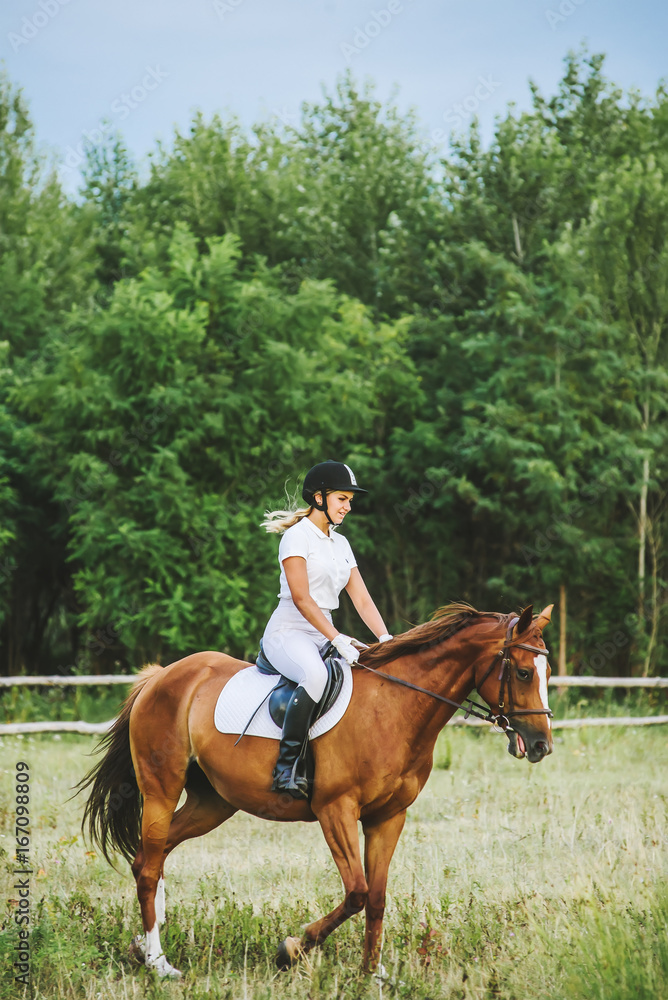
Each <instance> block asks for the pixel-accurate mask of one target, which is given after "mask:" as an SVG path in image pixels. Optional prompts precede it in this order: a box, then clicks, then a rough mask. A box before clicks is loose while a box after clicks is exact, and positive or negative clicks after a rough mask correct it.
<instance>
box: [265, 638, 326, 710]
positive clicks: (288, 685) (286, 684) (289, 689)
mask: <svg viewBox="0 0 668 1000" xmlns="http://www.w3.org/2000/svg"><path fill="white" fill-rule="evenodd" d="M320 655H321V657H322V659H323V662H324V664H325V666H326V667H327V683H326V684H325V690H324V692H323V695H322V698H321V699H320V701H319V702H318V704H317V705H316V707H315V711H314V712H313V717H312V719H311V723H310V725H313V723H314V722H317V721H318V719H319V718H320V717H321V716H322V715H324V714H325V712H328V711H329V710H330V708H331V707H332V705H333V704H334V702H335V701H336V699H337V698H338V696H339V694H340V691H341V686H342V685H343V668H342V667H341V661H340V659H339V654H338V652H337V650H336V647H335V646H334V645H333V644H332V643H331V642H326V643H325V644H324V646H321V647H320ZM256 666H257V669H258V670H259V671H260V673H261V674H275V675H276V676H277V677H280V678H281V680H280V681H279V682H278V684H277V685H276V687H275V688H274V690H273V691H272V692H271V694H270V696H269V714H270V715H271V717H272V719H273V720H274V722H275V723H276V725H277V726H278V727H279V729H282V728H283V720H284V719H285V710H286V708H287V707H288V702H289V701H290V698H291V697H292V695H293V692H294V690H295V688H296V687H297V683H296V681H291V680H289V679H288V678H287V677H283V675H282V674H281V672H280V670H277V669H276V667H275V666H273V664H272V663H270V662H269V660H268V659H267V656H266V654H265V651H264V649H263V648H262V642H260V652H259V653H258V655H257V661H256Z"/></svg>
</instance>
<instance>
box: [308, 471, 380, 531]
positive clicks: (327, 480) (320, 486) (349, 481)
mask: <svg viewBox="0 0 668 1000" xmlns="http://www.w3.org/2000/svg"><path fill="white" fill-rule="evenodd" d="M332 490H342V491H344V492H345V493H368V492H369V491H368V490H363V489H362V488H361V487H360V486H358V485H357V480H356V479H355V475H354V473H353V470H352V469H351V468H350V466H349V465H344V463H343V462H333V461H332V459H331V458H330V459H329V460H328V461H327V462H320V463H319V464H318V465H314V466H313V468H312V469H309V471H308V472H307V473H306V476H305V477H304V486H303V488H302V497H303V498H304V500H305V501H306V503H307V504H309V506H311V507H315V508H316V510H322V511H324V514H325V517H326V518H327V520H328V521H329V523H330V524H334V522H333V521H332V519H331V517H330V516H329V511H328V510H327V493H328V492H331V491H332ZM316 493H321V494H322V503H318V502H317V501H316V499H315V494H316Z"/></svg>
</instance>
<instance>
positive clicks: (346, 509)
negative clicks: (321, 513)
mask: <svg viewBox="0 0 668 1000" xmlns="http://www.w3.org/2000/svg"><path fill="white" fill-rule="evenodd" d="M354 495H355V494H354V493H346V492H345V491H344V490H334V491H333V492H332V493H328V494H327V510H328V511H329V516H330V517H331V519H332V521H333V522H334V524H341V522H342V521H343V519H344V517H345V516H346V514H349V513H350V503H351V501H352V499H353V497H354ZM316 498H317V499H318V500H319V501H321V495H320V493H316Z"/></svg>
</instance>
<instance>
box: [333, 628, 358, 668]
mask: <svg viewBox="0 0 668 1000" xmlns="http://www.w3.org/2000/svg"><path fill="white" fill-rule="evenodd" d="M332 645H333V646H334V647H335V649H336V651H337V653H340V655H341V656H342V657H343V659H344V660H345V661H346V663H349V664H350V666H352V665H353V663H356V662H357V658H358V656H359V653H358V652H357V650H356V649H355V647H354V646H353V644H352V642H351V641H350V636H349V635H343V633H342V632H339V634H338V635H335V636H334V638H333V639H332Z"/></svg>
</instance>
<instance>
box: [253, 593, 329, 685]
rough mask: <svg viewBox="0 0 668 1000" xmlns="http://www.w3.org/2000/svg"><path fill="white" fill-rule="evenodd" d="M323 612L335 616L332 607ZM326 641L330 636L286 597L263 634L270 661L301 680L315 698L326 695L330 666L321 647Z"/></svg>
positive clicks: (296, 679) (297, 680) (290, 676)
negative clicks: (325, 662) (331, 611)
mask: <svg viewBox="0 0 668 1000" xmlns="http://www.w3.org/2000/svg"><path fill="white" fill-rule="evenodd" d="M321 610H322V609H321ZM323 614H324V615H325V617H326V618H328V619H329V621H331V620H332V616H331V613H330V612H329V611H324V610H323ZM326 642H327V637H326V636H324V635H323V634H322V632H318V630H317V628H314V627H313V625H311V623H310V622H308V621H307V620H306V618H304V616H303V615H302V614H301V612H300V611H298V610H297V608H296V607H295V605H294V604H293V602H292V601H291V600H286V599H285V598H281V600H280V602H279V605H278V607H277V608H276V610H275V611H274V613H273V615H272V616H271V618H270V619H269V621H268V623H267V627H266V629H265V631H264V635H263V636H262V648H263V649H264V652H265V655H266V656H267V658H268V659H269V662H270V663H272V664H273V665H274V666H275V667H276V669H277V670H280V672H281V673H282V674H283V676H284V677H288V678H289V679H290V680H291V681H295V682H296V683H297V684H301V686H302V687H303V688H304V690H305V691H306V693H307V694H308V696H309V697H310V698H312V699H313V701H319V700H320V698H322V695H323V692H324V690H325V685H326V684H327V667H326V666H325V664H324V663H323V660H322V657H321V656H320V648H321V647H322V646H323V645H324V644H325V643H326Z"/></svg>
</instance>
